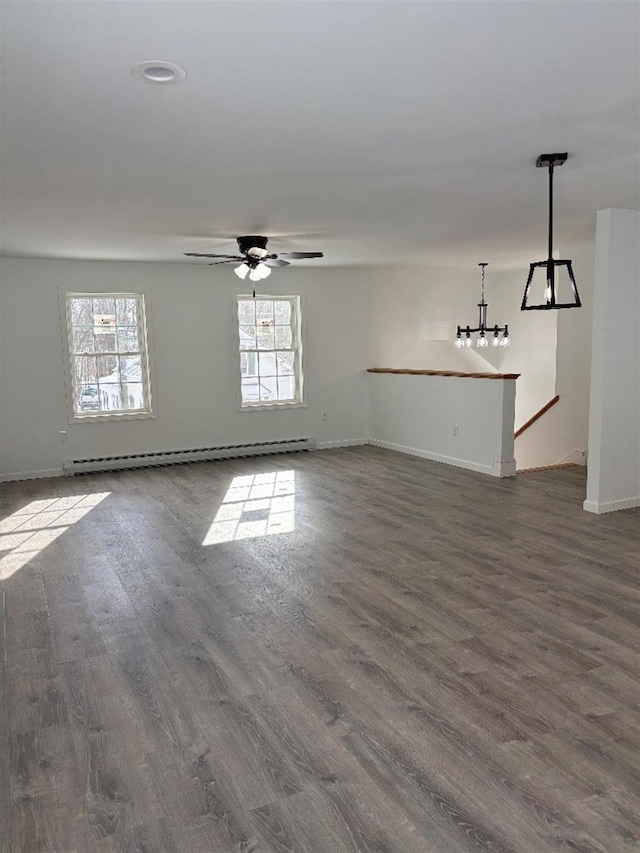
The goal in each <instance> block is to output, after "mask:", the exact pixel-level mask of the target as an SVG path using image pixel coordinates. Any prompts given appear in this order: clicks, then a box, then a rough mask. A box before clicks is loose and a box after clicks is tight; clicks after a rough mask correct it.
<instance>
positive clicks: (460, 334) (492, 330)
mask: <svg viewBox="0 0 640 853" xmlns="http://www.w3.org/2000/svg"><path fill="white" fill-rule="evenodd" d="M478 266H479V267H480V268H481V269H482V281H481V283H480V302H478V325H477V326H476V327H474V328H473V329H472V328H471V326H458V331H457V333H456V339H455V345H456V346H457V347H470V346H472V344H473V342H472V340H471V335H472V333H474V332H478V333H479V334H478V338H477V340H476V346H477V347H488V346H489V337H488V336H489V335H491V344H492V346H494V347H508V346H509V345H510V344H511V338H510V337H509V327H508V326H487V308H488V307H489V305H488V303H487V302H486V301H485V298H484V270H485V267H488V266H489V264H487V263H482V264H478Z"/></svg>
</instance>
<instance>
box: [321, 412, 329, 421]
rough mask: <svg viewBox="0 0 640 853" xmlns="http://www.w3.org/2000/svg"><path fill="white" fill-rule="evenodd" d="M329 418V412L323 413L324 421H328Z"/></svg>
mask: <svg viewBox="0 0 640 853" xmlns="http://www.w3.org/2000/svg"><path fill="white" fill-rule="evenodd" d="M328 418H329V413H328V412H322V420H323V421H326V420H327V419H328Z"/></svg>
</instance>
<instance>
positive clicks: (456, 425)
mask: <svg viewBox="0 0 640 853" xmlns="http://www.w3.org/2000/svg"><path fill="white" fill-rule="evenodd" d="M459 432H460V427H459V426H458V424H454V425H453V434H454V435H458V434H459Z"/></svg>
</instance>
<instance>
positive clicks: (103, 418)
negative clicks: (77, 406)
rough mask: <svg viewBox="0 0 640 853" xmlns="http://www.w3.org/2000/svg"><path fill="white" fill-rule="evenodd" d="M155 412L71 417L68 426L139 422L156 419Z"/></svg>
mask: <svg viewBox="0 0 640 853" xmlns="http://www.w3.org/2000/svg"><path fill="white" fill-rule="evenodd" d="M156 417H157V415H156V414H155V412H114V413H113V414H111V415H106V414H99V415H73V416H72V417H70V418H69V423H70V424H96V423H103V424H104V423H113V422H117V421H141V420H147V419H148V418H156Z"/></svg>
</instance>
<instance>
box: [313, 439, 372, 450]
mask: <svg viewBox="0 0 640 853" xmlns="http://www.w3.org/2000/svg"><path fill="white" fill-rule="evenodd" d="M363 444H369V439H368V438H345V439H343V440H342V441H318V442H317V443H316V450H332V449H333V448H334V447H360V446H361V445H363Z"/></svg>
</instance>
